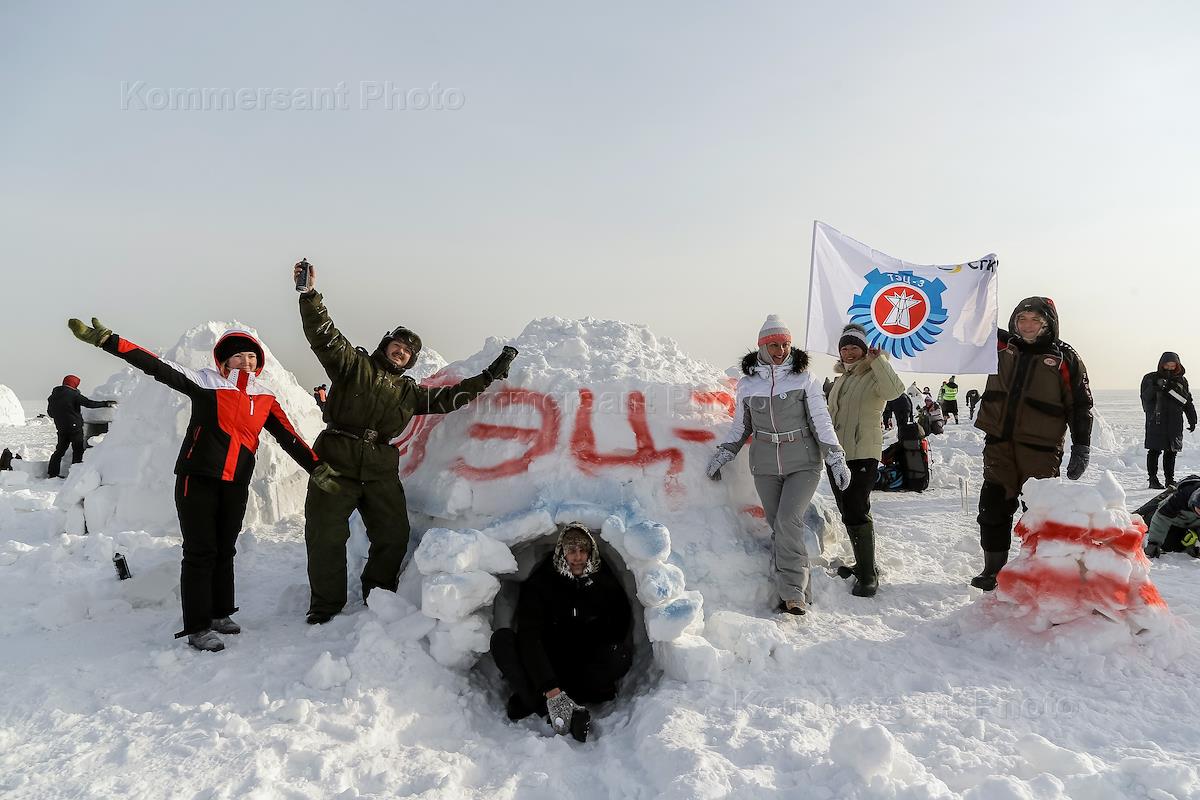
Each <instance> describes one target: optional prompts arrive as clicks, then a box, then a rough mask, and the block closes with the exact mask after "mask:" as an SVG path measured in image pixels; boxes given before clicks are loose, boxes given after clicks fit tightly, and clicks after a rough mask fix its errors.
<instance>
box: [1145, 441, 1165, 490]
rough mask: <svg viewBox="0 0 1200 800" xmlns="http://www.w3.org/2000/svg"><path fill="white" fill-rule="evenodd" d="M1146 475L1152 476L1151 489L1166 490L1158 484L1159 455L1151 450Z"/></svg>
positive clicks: (1147, 458) (1147, 460)
mask: <svg viewBox="0 0 1200 800" xmlns="http://www.w3.org/2000/svg"><path fill="white" fill-rule="evenodd" d="M1146 474H1147V475H1149V476H1150V486H1149V487H1147V488H1150V489H1163V488H1165V487H1164V486H1163V485H1162V484H1161V483H1159V482H1158V453H1157V452H1156V451H1154V450H1151V451H1149V452H1147V453H1146Z"/></svg>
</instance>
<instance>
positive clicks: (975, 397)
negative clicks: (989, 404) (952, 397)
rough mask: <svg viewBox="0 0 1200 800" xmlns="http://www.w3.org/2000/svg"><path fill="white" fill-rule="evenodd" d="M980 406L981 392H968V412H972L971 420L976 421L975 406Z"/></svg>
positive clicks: (973, 390) (972, 390)
mask: <svg viewBox="0 0 1200 800" xmlns="http://www.w3.org/2000/svg"><path fill="white" fill-rule="evenodd" d="M977 405H979V390H978V389H968V390H967V410H968V411H970V412H971V417H970V418H971V419H975V406H977Z"/></svg>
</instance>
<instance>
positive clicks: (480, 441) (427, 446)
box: [396, 317, 832, 679]
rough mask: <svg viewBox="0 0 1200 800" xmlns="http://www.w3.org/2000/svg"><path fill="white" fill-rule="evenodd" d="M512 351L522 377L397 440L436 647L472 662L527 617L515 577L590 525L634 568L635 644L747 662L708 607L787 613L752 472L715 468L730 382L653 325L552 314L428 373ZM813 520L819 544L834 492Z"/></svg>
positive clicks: (455, 663)
mask: <svg viewBox="0 0 1200 800" xmlns="http://www.w3.org/2000/svg"><path fill="white" fill-rule="evenodd" d="M503 344H511V345H513V346H515V347H517V348H518V349H519V350H520V355H519V356H518V357H517V359H516V361H515V362H514V363H513V366H512V370H511V373H510V375H509V378H508V380H507V381H505V382H504V383H503V384H502V385H498V386H493V387H492V388H491V389H489V391H488V392H487V393H485V394H484V395H482V396H480V397H479V398H478V399H477V400H476V401H475V402H474V403H472V404H471V405H470V406H468V407H467V408H465V409H463V410H460V411H458V412H455V413H454V414H449V415H446V416H441V417H418V418H416V419H415V420H414V424H413V425H411V426H410V428H409V429H408V430H406V431H405V433H404V435H403V436H401V437H400V439H398V440H397V442H396V445H397V446H398V447H399V449H400V453H401V475H402V476H403V478H404V483H405V489H406V492H407V496H408V502H409V512H410V516H411V517H412V518H413V525H414V531H415V533H416V535H418V536H420V544H419V546H418V548H417V549H416V551H415V553H414V558H413V561H414V565H415V567H416V569H415V570H414V569H409V570H407V571H406V572H405V576H404V581H403V582H402V591H404V592H406V593H407V595H408V596H410V597H413V598H416V597H419V598H420V600H419V602H420V605H421V608H422V610H423V611H424V613H425V614H426V615H427V616H429V617H432V618H434V619H436V620H437V624H436V627H435V628H434V629H433V630H432V631H431V632H430V633H429V635H428V639H429V644H430V652H431V653H432V654H433V656H434V657H435V658H436V659H437V660H438V661H440V662H441V663H443V664H445V665H447V666H452V667H460V668H462V667H467V666H470V665H471V664H473V663H474V662H475V660H476V658H477V657H478V656H479V654H481V653H483V652H485V651H486V650H487V647H488V638H489V636H490V633H491V631H492V629H493V627H494V625H495V624H496V617H498V616H501V617H502V616H503V615H504V614H505V613H506V609H508V611H509V613H511V603H512V599H511V592H509V590H510V589H511V588H512V587H511V583H510V582H511V581H513V580H520V579H521V578H523V577H524V576H526V575H527V574H528V573H529V571H530V570H531V569H532V567H533V566H534V565H535V564H536V563H537V561H538V560H540V558H541V557H542V556H544V555H545V554H547V553H549V552H550V550H551V549H552V546H553V542H554V540H555V537H556V535H557V532H558V530H559V527H560V526H561V525H563V524H565V523H567V522H571V521H577V522H582V523H584V524H585V525H586V526H587V527H589V528H590V529H591V530H592V532H593V534H594V537H595V538H596V539H597V541H598V542H599V543H600V547H601V551H602V554H604V555H605V557H606V558H607V559H608V560H609V561H610V564H614V563H615V565H616V567H617V571H618V572H619V573H620V574H622V575H623V576H624V578H625V580H626V582H627V588H628V592H629V594H630V596H631V598H636V602H634V603H633V604H632V605H633V606H634V608H635V618H638V619H639V620H640V623H641V624H635V637H640V638H641V640H642V642H643V643H648V644H649V645H650V648H649V649H650V650H652V652H653V656H654V659H655V661H656V662H657V663H658V664H659V666H661V667H662V668H663V669H664V670H665V671H666V672H667V673H668V674H669V675H671V676H672V677H676V678H679V679H695V678H705V677H712V676H713V675H714V674H715V672H716V671H718V670H719V669H721V668H722V664H723V663H725V660H727V659H728V658H730V657H731V654H730V653H728V652H726V651H720V650H718V649H717V648H715V647H714V646H713V645H712V644H711V643H710V642H709V640H708V639H706V638H705V637H704V636H702V635H700V634H702V633H703V631H704V624H705V623H704V605H705V603H706V601H707V602H709V603H710V604H715V605H717V606H719V607H722V608H735V609H744V610H748V611H752V612H753V613H758V612H761V611H762V610H765V609H767V608H771V607H773V606H774V602H773V601H772V599H771V594H772V592H773V588H772V583H771V576H770V573H769V565H768V558H767V557H766V549H767V546H766V543H767V542H768V541H769V529H768V528H767V526H766V524H765V522H764V521H763V512H762V508H761V506H760V504H759V501H758V496H757V494H756V493H755V491H754V487H753V483H752V481H751V479H750V476H749V471H748V470H747V469H746V467H745V464H744V463H742V464H737V463H735V464H734V465H732V467H731V468H727V469H726V471H725V475H726V479H725V480H723V481H721V482H714V481H712V480H710V479H709V478H708V477H707V476H706V475H705V472H704V467H705V465H706V464H707V462H708V459H709V456H710V455H711V452H712V448H713V446H714V442H715V440H716V437H717V435H718V434H719V433H720V432H721V431H722V430H723V429H724V426H725V425H726V424H727V423H728V421H729V418H730V414H731V413H732V410H733V409H732V404H733V397H732V392H731V381H730V379H729V378H728V376H727V375H725V374H724V373H723V372H721V371H718V370H716V369H714V368H713V367H711V366H709V365H706V364H704V363H701V362H698V361H695V360H693V359H691V358H690V357H688V356H687V355H686V354H685V353H683V352H682V351H681V350H680V349H679V348H678V346H677V345H676V344H675V343H674V342H673V341H671V340H669V339H661V338H659V337H657V336H655V335H654V333H652V332H651V331H650V330H649V329H648V328H646V327H645V326H641V325H632V324H628V323H624V322H616V321H607V320H596V319H583V320H568V319H561V318H557V317H548V318H544V319H538V320H534V321H533V322H531V323H530V324H529V325H528V326H527V327H526V328H525V330H524V331H523V332H522V333H521V334H520V335H519V336H517V337H516V338H515V339H513V340H511V341H505V342H501V341H499V340H495V339H490V340H488V342H487V343H486V344H485V346H484V348H483V349H482V350H481V351H480V352H479V353H477V354H475V355H474V356H472V357H470V358H468V359H465V360H463V361H460V362H456V363H453V364H450V365H449V366H448V367H446V368H445V369H444V370H441V371H440V372H439V373H437V374H435V375H433V376H431V377H430V378H429V379H428V380H427V381H426V383H427V384H430V385H436V384H444V383H452V382H454V381H456V380H459V379H461V378H462V377H465V376H468V375H472V374H475V373H477V372H479V371H480V370H481V369H482V368H483V367H485V366H487V364H488V363H489V362H490V361H491V360H492V359H493V358H494V357H495V356H496V355H497V354H498V352H499V350H500V348H501V346H502V345H503ZM810 512H811V513H810V517H809V520H810V526H811V527H812V528H813V529H814V531H815V532H816V533H817V535H818V538H819V536H820V534H822V533H824V532H825V531H826V530H827V529H828V528H829V527H830V526H831V525H832V514H831V513H830V512H829V511H828V510H826V509H824V508H822V507H821V506H820V501H817V504H816V505H815V506H814V508H812V509H810ZM404 584H409V585H408V586H407V587H405V585H404ZM415 584H419V585H415ZM506 595H507V597H506ZM639 615H640V616H639Z"/></svg>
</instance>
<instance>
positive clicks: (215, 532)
mask: <svg viewBox="0 0 1200 800" xmlns="http://www.w3.org/2000/svg"><path fill="white" fill-rule="evenodd" d="M249 490H250V487H249V486H248V485H247V484H238V483H231V482H229V481H223V480H220V479H218V478H204V477H200V476H197V475H178V476H176V478H175V508H176V509H177V510H178V511H179V528H180V530H182V531H183V565H182V567H181V568H180V576H179V594H180V599H181V600H182V601H183V630H182V631H180V632H179V633H177V634H176V635H175V636H176V638H179V637H180V636H186V635H188V634H190V633H199V632H200V631H203V630H207V629H208V628H209V626H210V625H211V624H212V621H213V620H214V619H220V618H221V617H228V616H229V615H230V614H232V613H233V612H235V611H237V607H236V606H234V603H233V556H234V554H236V553H237V550H236V549H235V548H234V543H235V542H236V541H237V536H238V533H240V532H241V530H242V518H243V517H245V516H246V500H247V498H248V497H249Z"/></svg>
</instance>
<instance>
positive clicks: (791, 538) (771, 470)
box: [708, 314, 850, 614]
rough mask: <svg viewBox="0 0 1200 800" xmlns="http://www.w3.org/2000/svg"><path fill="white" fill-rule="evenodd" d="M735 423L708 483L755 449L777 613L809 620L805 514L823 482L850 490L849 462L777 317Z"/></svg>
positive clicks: (753, 470) (747, 369) (761, 337)
mask: <svg viewBox="0 0 1200 800" xmlns="http://www.w3.org/2000/svg"><path fill="white" fill-rule="evenodd" d="M742 373H743V376H742V378H741V379H740V380H739V381H738V384H737V400H736V405H735V408H734V414H733V422H732V423H731V424H730V426H729V430H728V431H727V432H726V434H725V436H724V437H723V438H722V439H721V443H720V444H719V445H718V446H717V450H716V452H715V453H714V454H713V457H712V459H711V460H710V461H709V462H708V476H709V477H710V478H712V479H713V480H720V478H721V468H722V467H723V466H725V465H726V464H728V463H729V462H730V461H732V460H733V459H734V457H735V456H736V455H737V454H738V451H740V450H741V449H742V445H743V444H745V443H746V439H747V438H748V437H753V438H752V439H751V442H750V474H751V475H753V476H754V488H755V489H757V490H758V496H759V499H760V500H762V504H763V510H764V511H765V512H766V517H767V523H768V524H770V526H771V531H772V532H773V533H774V545H773V547H774V550H773V553H772V559H771V560H772V562H773V565H774V571H775V588H776V591H777V592H778V595H779V610H780V611H787V612H788V613H791V614H804V613H805V612H806V611H807V610H808V606H809V604H810V603H811V601H812V589H811V587H810V585H809V568H810V557H811V555H812V554H810V553H809V552H808V546H807V544H806V541H805V537H804V522H803V520H804V512H805V511H807V510H808V505H809V503H810V502H811V501H812V496H813V493H814V492H815V491H816V489H817V483H818V482H819V481H820V480H821V466H822V462H824V463H825V464H827V465H828V467H829V470H830V475H831V478H830V480H831V481H833V482H835V483H837V484H840V485H841V486H842V487H845V486H848V485H849V483H850V471H849V469H848V468H847V467H846V456H845V453H844V452H842V447H841V445H839V444H838V439H837V435H836V434H835V433H834V430H833V422H832V420H831V419H830V415H829V408H828V407H827V406H826V404H825V395H824V393H823V392H822V390H821V380H820V379H819V378H816V377H814V376H813V374H812V373H811V372H809V370H808V354H807V353H805V352H804V351H803V350H798V349H796V348H795V347H792V334H791V332H790V331H789V330H788V328H787V326H786V325H784V324H783V322H782V321H781V320H780V319H779V317H778V316H776V315H774V314H772V315H770V316H769V317H767V321H766V322H765V323H763V326H762V329H761V330H760V331H759V333H758V348H757V349H756V350H752V351H750V352H749V353H747V354H746V357H745V358H743V359H742Z"/></svg>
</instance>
